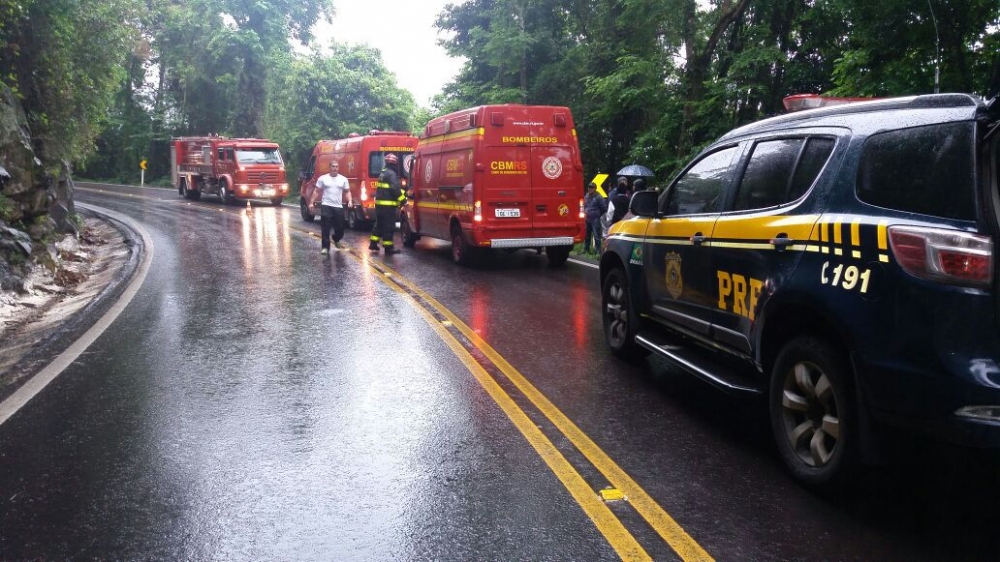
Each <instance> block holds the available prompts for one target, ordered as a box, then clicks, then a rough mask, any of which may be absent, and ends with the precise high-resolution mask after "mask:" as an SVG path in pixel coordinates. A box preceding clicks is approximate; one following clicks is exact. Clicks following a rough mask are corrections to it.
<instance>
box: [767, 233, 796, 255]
mask: <svg viewBox="0 0 1000 562" xmlns="http://www.w3.org/2000/svg"><path fill="white" fill-rule="evenodd" d="M794 243H795V240H792V239H791V238H789V237H788V235H787V234H785V233H781V234H779V235H777V236H775V237H774V238H772V239H771V245H772V246H774V247H775V248H777V249H778V250H779V251H780V250H784V249H785V248H787V247H789V246H791V245H792V244H794Z"/></svg>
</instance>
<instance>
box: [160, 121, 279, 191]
mask: <svg viewBox="0 0 1000 562" xmlns="http://www.w3.org/2000/svg"><path fill="white" fill-rule="evenodd" d="M170 176H171V179H172V180H173V185H174V187H176V188H177V192H178V193H180V194H181V195H182V196H184V197H186V198H188V199H191V200H192V201H197V200H198V199H200V198H201V194H202V193H207V194H209V195H216V196H218V197H219V199H221V200H222V201H223V202H224V203H226V204H227V205H230V204H233V203H235V202H236V201H237V200H239V201H248V200H250V199H270V200H271V203H272V204H274V205H280V204H281V201H282V200H283V199H284V198H285V196H286V195H288V181H287V180H286V179H285V164H284V162H282V161H281V153H280V151H279V150H278V145H277V144H276V143H273V142H271V141H269V140H266V139H239V138H227V137H220V136H207V137H179V138H175V139H173V141H172V142H171V144H170Z"/></svg>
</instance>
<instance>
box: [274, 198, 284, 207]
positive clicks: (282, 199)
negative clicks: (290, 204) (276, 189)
mask: <svg viewBox="0 0 1000 562" xmlns="http://www.w3.org/2000/svg"><path fill="white" fill-rule="evenodd" d="M284 200H285V198H284V197H275V198H273V199H271V204H272V205H274V206H275V207H280V206H281V202H282V201H284Z"/></svg>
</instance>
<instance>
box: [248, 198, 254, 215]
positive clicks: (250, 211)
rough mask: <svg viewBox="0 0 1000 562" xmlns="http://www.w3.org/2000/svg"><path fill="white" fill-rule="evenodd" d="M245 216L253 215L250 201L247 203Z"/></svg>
mask: <svg viewBox="0 0 1000 562" xmlns="http://www.w3.org/2000/svg"><path fill="white" fill-rule="evenodd" d="M247 214H248V215H251V216H252V215H253V207H251V206H250V201H247Z"/></svg>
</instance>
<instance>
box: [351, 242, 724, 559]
mask: <svg viewBox="0 0 1000 562" xmlns="http://www.w3.org/2000/svg"><path fill="white" fill-rule="evenodd" d="M349 255H350V256H351V257H353V258H354V259H356V260H358V261H359V262H361V263H362V264H367V265H368V267H370V268H371V269H372V270H373V271H375V272H376V273H377V274H378V276H379V277H380V279H381V280H382V281H383V282H384V283H385V284H386V285H388V286H389V287H391V288H392V289H393V290H395V291H396V292H398V293H400V294H401V295H403V296H405V297H407V298H408V300H409V301H410V302H411V304H412V305H413V306H414V308H415V309H416V310H417V311H418V312H419V313H420V314H421V315H422V316H423V317H424V319H425V320H426V321H427V323H428V324H429V325H430V326H431V328H432V329H434V331H435V332H436V333H437V334H438V335H439V336H440V337H441V339H442V340H443V341H444V342H445V343H446V344H447V345H448V347H450V348H451V350H452V351H453V352H454V353H455V356H456V357H458V359H459V360H460V361H462V363H463V364H464V365H465V366H466V367H467V368H468V369H469V371H470V372H471V373H472V375H473V376H474V377H475V378H476V380H477V381H478V382H479V384H480V385H482V387H483V388H484V389H485V390H486V392H487V393H488V394H489V395H490V397H492V398H493V400H494V401H495V402H496V403H497V405H498V406H500V408H501V409H502V410H503V411H504V413H506V414H507V416H508V417H509V418H510V419H511V421H512V422H514V425H515V426H516V427H517V428H518V430H519V431H520V432H521V433H522V434H523V435H524V437H525V439H527V440H528V443H530V444H531V446H532V447H534V448H535V450H536V451H537V452H538V454H539V455H540V456H541V457H542V459H543V460H544V461H545V463H546V464H547V465H548V466H549V468H550V469H551V470H552V472H553V473H555V475H556V477H557V478H559V481H560V482H562V483H563V485H564V486H565V487H566V489H567V490H568V491H569V493H570V494H571V495H572V496H573V498H574V499H575V500H576V501H577V503H579V504H580V507H581V508H583V511H584V512H585V513H586V514H587V516H588V517H590V519H591V520H592V521H593V522H594V524H595V525H596V526H597V528H598V530H599V531H600V532H601V534H602V535H604V537H605V538H606V539H607V540H608V542H609V543H610V544H611V547H612V548H614V550H615V552H617V553H618V555H619V556H621V557H622V559H625V560H650V559H651V557H650V556H649V554H648V553H647V552H646V551H645V549H644V548H643V547H642V545H640V544H639V542H638V541H637V540H636V539H635V537H634V536H633V535H632V533H631V532H629V530H628V529H627V528H626V527H625V525H624V524H622V522H621V521H620V520H619V519H618V517H617V516H616V515H615V514H614V513H613V512H612V511H611V510H610V509H609V508H608V506H607V505H606V504H605V503H604V501H603V500H602V499H601V498H600V496H599V495H598V493H597V492H595V491H594V490H593V489H592V488H591V486H590V485H589V484H588V483H587V482H586V481H585V480H584V478H583V477H582V476H580V474H579V472H577V470H576V469H575V468H574V467H573V465H572V464H571V463H570V462H569V461H568V460H567V459H566V457H565V456H563V454H562V453H561V452H560V451H559V449H558V448H557V447H556V446H555V445H554V444H553V443H552V441H551V440H550V439H549V438H548V437H547V436H546V435H545V434H544V433H543V432H542V431H541V430H540V429H539V428H538V426H537V425H536V424H535V423H534V422H532V421H531V419H530V418H529V417H528V415H527V414H526V413H525V412H524V410H522V409H521V408H520V407H519V406H518V405H517V403H515V401H514V400H513V399H512V398H511V396H510V395H509V394H508V393H507V392H506V391H505V390H504V389H503V388H502V387H501V386H500V384H499V383H498V382H497V381H496V379H494V378H493V376H492V375H490V373H489V372H488V371H487V370H486V368H484V367H483V365H482V364H480V362H479V361H478V360H477V359H476V358H475V357H473V355H472V354H471V353H470V352H469V350H468V349H467V347H466V346H465V345H463V343H462V342H461V341H460V340H459V337H458V336H457V335H456V334H455V333H454V332H453V330H454V331H457V332H458V333H459V334H460V335H461V336H463V337H464V339H465V340H466V341H467V342H468V344H469V345H471V346H472V347H474V348H475V349H477V350H478V351H480V352H481V353H482V354H483V356H485V357H486V358H487V359H488V360H489V361H490V362H491V363H492V364H493V367H495V368H496V369H497V370H498V371H499V372H501V373H502V374H503V375H504V376H505V377H506V378H507V379H508V380H509V381H510V382H511V383H512V384H513V385H514V386H515V387H516V388H517V389H518V390H519V391H520V392H521V393H522V394H523V395H524V396H525V398H527V399H528V400H529V401H530V402H531V404H532V405H534V407H535V408H537V409H538V411H539V412H541V414H542V415H544V416H545V417H546V418H547V419H548V420H549V421H550V422H551V423H552V424H553V425H554V426H555V427H556V428H557V429H558V430H559V431H560V432H561V433H562V434H563V436H565V437H566V438H567V439H568V440H569V441H570V442H571V443H572V444H573V446H574V447H576V449H577V450H578V451H580V453H582V454H583V456H584V457H586V459H587V460H588V461H589V462H590V463H591V464H592V465H593V466H594V467H595V468H596V469H597V470H598V471H599V472H600V473H601V474H602V475H604V477H605V478H606V479H607V480H608V482H609V483H610V484H611V485H612V486H613V487H614V488H615V489H617V490H619V491H621V492H622V493H623V494H624V496H625V497H626V498H627V499H628V502H629V504H631V505H632V507H634V508H635V510H636V511H637V512H638V513H639V514H640V515H641V516H642V517H643V519H645V520H646V522H647V523H649V525H650V526H651V527H652V528H653V529H654V530H655V531H656V532H657V533H658V534H659V535H660V537H662V538H663V540H664V541H666V542H667V544H668V545H670V548H671V549H673V551H674V552H675V553H677V554H678V555H679V556H680V557H681V558H682V559H683V560H712V557H711V556H709V554H708V553H707V552H706V551H705V550H704V549H703V548H702V547H701V546H700V545H699V544H698V543H697V542H695V541H694V539H692V538H691V536H690V535H688V534H687V533H686V532H685V531H684V529H683V528H681V526H680V525H678V524H677V522H676V521H674V519H673V518H672V517H671V516H670V515H669V514H668V513H667V512H666V511H664V510H663V508H662V507H660V506H659V504H657V503H656V501H654V500H653V498H651V497H650V496H649V494H647V493H646V491H645V490H643V489H642V488H641V487H640V486H639V485H638V484H637V483H636V482H635V481H634V480H632V478H631V477H630V476H629V475H628V474H627V473H626V472H625V471H624V470H622V468H621V467H619V466H618V465H617V464H616V463H615V462H614V461H613V460H611V458H610V457H608V455H607V454H606V453H605V452H604V451H602V450H601V448H600V447H598V446H597V444H595V443H594V442H593V441H592V440H591V439H590V437H588V436H587V435H586V434H585V433H584V432H583V431H581V430H580V428H579V427H577V426H576V424H574V423H573V422H572V421H570V420H569V418H567V417H566V415H565V414H563V413H562V412H561V411H560V410H559V409H558V408H556V407H555V405H553V404H552V402H550V401H549V399H548V398H546V397H545V395H543V394H542V393H541V392H539V391H538V389H536V388H535V387H534V385H532V384H531V383H530V382H528V380H527V379H525V378H524V375H522V374H521V373H520V372H518V370H517V369H515V368H514V367H513V366H512V365H511V364H510V363H508V362H507V360H506V359H504V358H503V356H501V355H500V354H499V353H497V352H496V350H494V349H493V347H491V346H490V344H488V343H487V342H486V341H484V340H483V339H482V338H480V337H479V335H478V334H476V332H475V331H473V330H472V329H471V328H470V327H469V326H468V325H466V324H465V323H464V322H462V320H460V319H459V318H458V317H457V316H455V315H454V314H453V313H452V312H451V311H450V310H448V309H447V308H446V307H445V306H444V305H442V304H441V303H439V302H438V301H437V300H436V299H434V297H432V296H430V295H428V294H427V293H426V292H424V291H423V290H421V289H420V288H419V287H417V286H416V285H415V284H414V283H413V282H411V281H410V280H408V279H406V278H405V277H403V276H402V275H399V274H398V273H397V272H395V271H393V270H392V269H391V268H389V267H388V266H386V265H385V264H384V263H380V262H376V261H374V260H366V259H364V258H362V257H360V256H358V255H356V254H355V253H354V252H350V253H349Z"/></svg>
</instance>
